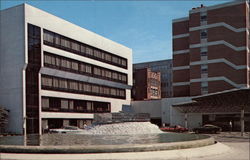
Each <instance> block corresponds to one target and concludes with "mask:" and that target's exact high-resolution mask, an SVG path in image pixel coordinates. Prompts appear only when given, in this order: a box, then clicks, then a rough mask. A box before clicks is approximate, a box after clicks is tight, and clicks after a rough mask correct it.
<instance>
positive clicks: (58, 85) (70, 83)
mask: <svg viewBox="0 0 250 160" xmlns="http://www.w3.org/2000/svg"><path fill="white" fill-rule="evenodd" d="M42 88H43V89H49V90H56V91H64V92H73V93H80V94H87V95H95V96H102V97H112V98H121V99H125V98H126V95H125V89H119V88H113V87H107V86H101V85H97V84H92V83H86V82H80V81H74V80H69V79H64V78H58V77H52V76H45V75H42Z"/></svg>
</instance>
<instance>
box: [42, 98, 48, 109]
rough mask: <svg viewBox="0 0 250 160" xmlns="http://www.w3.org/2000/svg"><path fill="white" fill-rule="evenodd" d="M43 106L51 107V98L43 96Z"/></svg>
mask: <svg viewBox="0 0 250 160" xmlns="http://www.w3.org/2000/svg"><path fill="white" fill-rule="evenodd" d="M42 108H49V98H42Z"/></svg>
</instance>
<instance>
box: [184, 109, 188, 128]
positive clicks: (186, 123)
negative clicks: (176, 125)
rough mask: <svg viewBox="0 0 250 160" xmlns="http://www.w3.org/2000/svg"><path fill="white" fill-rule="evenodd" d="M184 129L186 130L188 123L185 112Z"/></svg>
mask: <svg viewBox="0 0 250 160" xmlns="http://www.w3.org/2000/svg"><path fill="white" fill-rule="evenodd" d="M184 117H185V128H188V121H187V117H188V115H187V112H185V116H184Z"/></svg>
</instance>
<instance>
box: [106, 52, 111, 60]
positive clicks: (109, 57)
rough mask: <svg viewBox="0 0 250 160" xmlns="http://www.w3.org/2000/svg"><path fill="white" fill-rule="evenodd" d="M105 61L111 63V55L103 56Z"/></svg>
mask: <svg viewBox="0 0 250 160" xmlns="http://www.w3.org/2000/svg"><path fill="white" fill-rule="evenodd" d="M105 60H106V61H108V62H111V55H109V54H107V53H106V54H105Z"/></svg>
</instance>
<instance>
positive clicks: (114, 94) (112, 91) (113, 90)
mask: <svg viewBox="0 0 250 160" xmlns="http://www.w3.org/2000/svg"><path fill="white" fill-rule="evenodd" d="M110 94H111V95H113V96H116V89H114V88H111V89H110Z"/></svg>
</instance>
